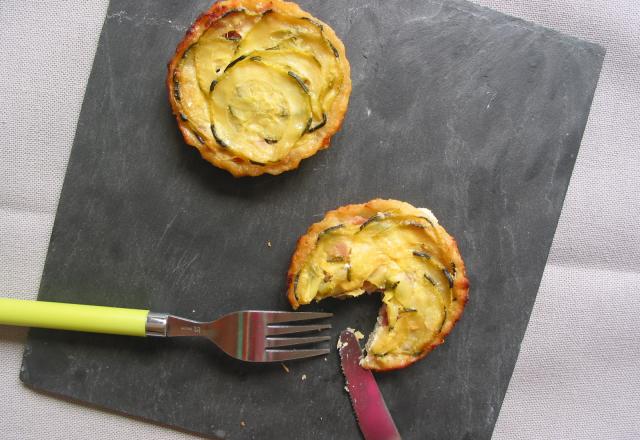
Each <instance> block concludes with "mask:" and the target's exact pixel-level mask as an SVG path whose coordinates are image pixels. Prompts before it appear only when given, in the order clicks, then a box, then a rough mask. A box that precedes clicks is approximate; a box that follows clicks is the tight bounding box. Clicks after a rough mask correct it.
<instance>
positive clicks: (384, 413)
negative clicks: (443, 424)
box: [338, 330, 400, 440]
mask: <svg viewBox="0 0 640 440" xmlns="http://www.w3.org/2000/svg"><path fill="white" fill-rule="evenodd" d="M338 349H339V351H340V364H341V365H342V373H343V374H344V377H345V380H346V382H347V390H348V391H349V397H350V398H351V405H352V406H353V411H354V412H355V413H356V419H357V421H358V425H359V426H360V431H362V435H363V436H364V438H365V440H400V433H399V432H398V428H396V424H395V423H394V422H393V419H392V418H391V414H389V410H388V409H387V405H386V404H385V403H384V399H383V398H382V394H381V393H380V389H379V388H378V384H376V380H375V378H374V377H373V373H371V371H369V370H365V369H364V368H362V367H361V366H360V363H359V362H360V358H361V357H362V351H361V350H360V344H358V339H357V338H356V335H354V334H353V332H352V331H350V330H345V331H343V332H342V333H340V340H339V343H338Z"/></svg>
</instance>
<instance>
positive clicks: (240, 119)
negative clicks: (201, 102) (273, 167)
mask: <svg viewBox="0 0 640 440" xmlns="http://www.w3.org/2000/svg"><path fill="white" fill-rule="evenodd" d="M209 108H210V110H211V120H212V121H215V128H216V136H217V139H220V140H222V141H223V142H222V143H223V144H224V146H226V147H227V148H230V149H232V150H233V151H234V152H235V153H237V154H239V155H241V156H242V157H245V158H247V159H249V160H252V161H255V162H261V163H268V162H277V161H278V160H280V159H282V158H283V157H284V156H286V155H287V153H288V152H289V150H290V149H291V148H292V147H293V146H294V145H295V143H296V141H297V140H298V139H299V138H300V136H302V134H303V133H304V131H305V129H306V126H307V121H308V120H309V118H310V117H311V107H310V102H309V96H308V94H307V93H306V91H305V90H304V89H303V88H302V87H301V85H300V84H299V81H298V80H297V79H296V78H294V77H292V76H291V75H289V72H287V71H285V70H283V69H281V68H279V67H275V66H267V65H265V64H264V63H262V62H260V61H254V60H251V59H250V58H244V59H242V60H241V61H239V62H237V63H236V64H234V65H233V66H232V67H231V68H229V69H228V70H227V71H226V72H225V73H224V74H223V75H222V76H221V77H220V79H219V80H218V83H217V84H216V87H215V89H214V90H213V92H212V94H211V98H210V101H209ZM219 143H220V142H219Z"/></svg>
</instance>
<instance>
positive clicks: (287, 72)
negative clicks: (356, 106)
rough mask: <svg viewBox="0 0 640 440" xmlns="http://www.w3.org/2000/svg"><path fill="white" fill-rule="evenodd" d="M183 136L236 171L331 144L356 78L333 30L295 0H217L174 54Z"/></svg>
mask: <svg viewBox="0 0 640 440" xmlns="http://www.w3.org/2000/svg"><path fill="white" fill-rule="evenodd" d="M167 87H168V88H169V101H170V103H171V108H172V109H173V113H174V114H175V116H176V119H177V121H178V126H179V128H180V131H181V132H182V135H183V137H184V139H185V141H186V142H187V143H188V144H189V145H191V146H194V147H195V148H197V149H198V150H199V151H200V154H201V155H202V157H203V158H204V159H206V160H207V161H209V162H211V163H212V164H213V165H215V166H217V167H219V168H222V169H225V170H227V171H229V172H230V173H231V174H233V175H234V176H257V175H260V174H264V173H269V174H280V173H282V172H284V171H287V170H291V169H294V168H297V167H298V165H299V164H300V161H301V160H302V159H305V158H307V157H309V156H312V155H314V154H315V153H316V152H317V151H318V150H321V149H323V148H327V147H328V146H329V141H330V139H331V136H333V134H334V133H335V132H336V131H338V129H339V128H340V126H341V124H342V121H343V119H344V115H345V112H346V110H347V105H348V102H349V95H350V94H351V79H350V70H349V62H348V61H347V58H346V55H345V50H344V45H343V44H342V42H341V41H340V40H339V39H338V37H337V36H336V34H335V32H334V31H333V30H332V29H331V28H330V27H329V26H328V25H326V24H324V23H322V22H321V21H320V20H318V19H316V18H314V17H312V16H311V15H310V14H308V13H307V12H305V11H303V10H302V9H300V7H299V6H298V5H297V4H295V3H291V2H284V1H280V0H271V1H254V0H226V1H221V2H218V3H215V4H214V5H213V6H212V7H211V8H210V9H209V10H208V11H207V12H205V13H204V14H203V15H201V16H200V17H199V18H198V19H197V20H196V21H195V23H194V24H193V25H192V26H191V28H190V29H189V30H188V31H187V34H186V36H185V38H184V39H183V40H182V42H181V43H180V44H179V45H178V48H177V49H176V54H175V56H174V57H173V58H172V60H171V61H170V63H169V71H168V75H167Z"/></svg>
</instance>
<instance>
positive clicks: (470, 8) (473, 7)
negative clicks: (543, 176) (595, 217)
mask: <svg viewBox="0 0 640 440" xmlns="http://www.w3.org/2000/svg"><path fill="white" fill-rule="evenodd" d="M452 3H455V5H456V6H453V5H452V6H453V7H455V8H456V9H459V10H460V11H461V12H468V13H471V14H474V15H475V13H474V12H475V11H477V10H486V11H490V13H491V14H500V15H502V16H505V17H508V18H509V19H510V20H511V23H513V24H514V25H515V26H522V24H526V25H527V27H529V26H530V27H531V29H532V30H535V31H536V32H541V33H545V34H547V35H551V36H556V35H562V36H563V37H564V38H566V39H563V40H562V41H563V42H567V39H568V40H571V41H573V42H576V43H577V42H581V43H582V45H580V46H578V45H576V47H579V48H580V49H582V50H587V48H586V47H584V43H587V44H588V45H589V46H590V47H589V50H590V51H591V52H593V53H594V55H596V56H599V58H600V65H599V69H601V68H602V63H603V59H604V55H605V52H606V51H605V49H604V48H603V47H602V46H600V45H598V44H596V43H592V42H588V41H585V40H582V39H579V38H576V37H572V36H570V35H566V34H564V33H562V32H559V31H556V30H553V29H548V28H545V27H543V26H540V25H537V24H535V23H532V22H529V21H526V20H523V19H520V18H517V17H513V16H510V15H508V14H502V13H500V12H497V11H495V10H493V9H490V8H488V7H485V6H481V5H477V4H474V3H468V2H466V1H461V0H454V1H453V2H452ZM107 15H108V14H107ZM108 19H109V18H108V17H107V16H105V20H104V22H103V28H104V25H105V23H106V21H107V20H108ZM103 28H102V29H101V37H100V40H102V30H103ZM99 44H100V43H99ZM96 55H97V50H96V52H95V53H94V61H95V56H96ZM94 69H95V62H92V70H91V74H90V75H89V77H88V80H87V82H88V81H90V80H91V77H92V76H93V71H94ZM596 88H597V81H596V83H595V84H594V87H593V90H591V91H590V93H591V100H590V102H589V106H588V110H590V108H591V105H592V102H593V97H594V90H595V89H596ZM85 93H86V88H85ZM85 98H86V96H83V104H82V108H81V111H80V113H82V111H83V110H84V106H85ZM588 113H589V112H587V114H588ZM586 122H588V119H587V121H585V127H584V128H586ZM76 135H77V128H76V134H74V141H73V144H72V145H73V147H72V149H73V148H75V136H76ZM583 136H584V129H583V132H582V134H581V136H580V142H581V140H582V137H583ZM578 154H579V149H578ZM574 167H575V162H573V164H572V166H571V170H572V171H573V168H574ZM569 185H570V182H569ZM567 190H568V186H567V188H566V189H565V191H564V194H563V195H562V199H563V200H564V198H565V197H566V191H567ZM561 215H562V214H561V213H560V216H559V217H558V220H557V221H556V224H555V225H554V227H553V229H554V230H555V229H556V228H557V223H558V221H559V219H560V217H561ZM56 219H57V213H56ZM53 228H55V222H54V227H53ZM50 241H51V237H50ZM48 259H49V253H47V257H46V259H45V264H44V267H46V265H47V262H48ZM547 259H548V255H547ZM543 275H544V272H543V274H541V276H540V280H539V281H538V286H539V283H540V281H541V279H542V277H543ZM38 296H39V297H40V292H39V295H38ZM529 318H530V315H529ZM525 334H526V332H525ZM523 337H524V335H523ZM521 342H522V339H521V340H520V344H521ZM520 344H519V345H518V353H519V347H520ZM518 356H519V354H518ZM23 365H24V357H23ZM24 373H25V371H24V370H23V369H22V368H21V372H20V379H21V381H22V382H23V383H24V384H25V385H26V386H28V387H29V388H31V389H34V390H37V391H39V392H42V393H43V394H45V395H51V396H55V397H56V398H62V399H65V400H69V401H71V402H74V403H80V404H82V405H85V406H87V407H92V408H93V407H97V408H101V409H105V410H107V411H108V412H111V413H114V414H122V415H125V416H128V417H132V418H134V419H139V420H145V421H148V422H151V423H154V424H157V425H159V426H165V427H169V428H172V429H177V430H182V431H185V432H189V433H194V434H196V435H200V436H202V434H201V433H196V432H193V431H189V430H188V429H185V428H181V427H179V426H176V425H171V426H168V425H164V424H163V423H161V422H159V421H156V420H153V419H146V418H143V417H139V416H135V415H132V414H129V413H127V412H124V411H117V410H114V409H112V408H108V407H102V406H99V405H93V404H90V403H87V402H85V401H82V400H77V399H74V398H72V397H67V396H64V395H59V394H55V393H52V392H50V391H47V390H44V389H40V388H38V387H35V386H33V384H31V383H30V378H29V377H28V376H27V375H26V374H24ZM512 374H513V371H511V374H510V378H511V377H512ZM509 382H510V379H509ZM503 401H504V400H502V401H501V402H500V405H499V407H501V405H502V403H503ZM211 438H216V437H211Z"/></svg>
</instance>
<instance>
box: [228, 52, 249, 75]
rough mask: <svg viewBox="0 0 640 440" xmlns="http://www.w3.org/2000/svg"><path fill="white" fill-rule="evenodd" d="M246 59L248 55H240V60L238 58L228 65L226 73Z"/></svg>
mask: <svg viewBox="0 0 640 440" xmlns="http://www.w3.org/2000/svg"><path fill="white" fill-rule="evenodd" d="M246 57H247V56H246V55H240V56H239V57H238V58H236V59H235V60H233V61H231V62H230V63H229V64H228V65H227V67H225V68H224V71H225V72H226V71H227V70H229V69H231V68H232V67H233V66H235V65H236V64H238V63H239V62H240V61H242V60H244V59H245V58H246Z"/></svg>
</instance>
